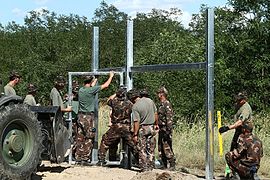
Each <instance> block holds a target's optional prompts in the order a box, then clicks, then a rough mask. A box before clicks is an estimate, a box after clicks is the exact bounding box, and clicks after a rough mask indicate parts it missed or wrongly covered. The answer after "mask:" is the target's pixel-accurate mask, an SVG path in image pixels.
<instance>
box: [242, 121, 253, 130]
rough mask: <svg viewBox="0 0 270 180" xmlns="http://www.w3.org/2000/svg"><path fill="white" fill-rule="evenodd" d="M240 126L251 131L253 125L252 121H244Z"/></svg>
mask: <svg viewBox="0 0 270 180" xmlns="http://www.w3.org/2000/svg"><path fill="white" fill-rule="evenodd" d="M242 128H244V129H247V130H248V131H250V132H252V130H253V128H254V125H253V123H252V122H244V123H243V125H242Z"/></svg>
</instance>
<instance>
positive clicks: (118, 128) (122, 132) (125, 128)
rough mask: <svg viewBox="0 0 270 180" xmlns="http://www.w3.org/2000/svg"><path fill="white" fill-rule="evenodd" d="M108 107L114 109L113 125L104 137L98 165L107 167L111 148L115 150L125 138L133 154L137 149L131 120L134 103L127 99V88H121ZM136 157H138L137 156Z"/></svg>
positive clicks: (110, 100)
mask: <svg viewBox="0 0 270 180" xmlns="http://www.w3.org/2000/svg"><path fill="white" fill-rule="evenodd" d="M108 105H109V106H110V107H111V108H112V111H111V117H110V118H111V125H110V128H109V130H108V131H107V132H106V133H105V134H104V135H103V136H102V140H101V143H100V148H99V152H98V159H99V162H98V164H97V165H105V164H106V161H105V156H106V152H107V150H108V149H109V148H115V147H116V146H117V144H118V143H119V142H120V139H121V138H123V139H124V140H125V142H126V143H127V145H128V146H129V147H130V148H131V151H132V152H133V153H136V148H135V145H134V142H133V139H132V133H131V131H130V128H131V127H130V119H131V111H132V106H133V104H132V102H131V101H129V100H128V99H127V98H126V88H124V87H120V88H119V89H118V91H117V92H116V94H114V95H112V96H110V97H109V99H108ZM135 156H136V155H135Z"/></svg>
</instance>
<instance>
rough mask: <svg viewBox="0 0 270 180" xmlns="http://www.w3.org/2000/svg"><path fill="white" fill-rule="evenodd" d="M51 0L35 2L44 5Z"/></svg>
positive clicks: (37, 0) (35, 0)
mask: <svg viewBox="0 0 270 180" xmlns="http://www.w3.org/2000/svg"><path fill="white" fill-rule="evenodd" d="M48 1H49V0H34V2H35V3H36V4H38V5H44V4H46V3H47V2H48Z"/></svg>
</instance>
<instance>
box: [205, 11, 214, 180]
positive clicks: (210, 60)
mask: <svg viewBox="0 0 270 180" xmlns="http://www.w3.org/2000/svg"><path fill="white" fill-rule="evenodd" d="M206 32H207V36H206V41H207V42H206V56H207V67H206V68H207V86H206V91H207V102H206V103H207V109H206V141H207V142H206V151H205V152H206V168H205V169H206V179H209V180H212V179H213V172H214V10H213V9H207V29H206Z"/></svg>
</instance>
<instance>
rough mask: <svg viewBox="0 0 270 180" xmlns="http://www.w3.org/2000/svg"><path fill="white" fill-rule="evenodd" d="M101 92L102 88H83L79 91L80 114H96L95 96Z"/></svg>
mask: <svg viewBox="0 0 270 180" xmlns="http://www.w3.org/2000/svg"><path fill="white" fill-rule="evenodd" d="M100 90H101V86H93V87H81V88H80V89H79V94H78V97H79V112H94V110H95V96H96V94H97V93H98V92H99V91H100Z"/></svg>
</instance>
